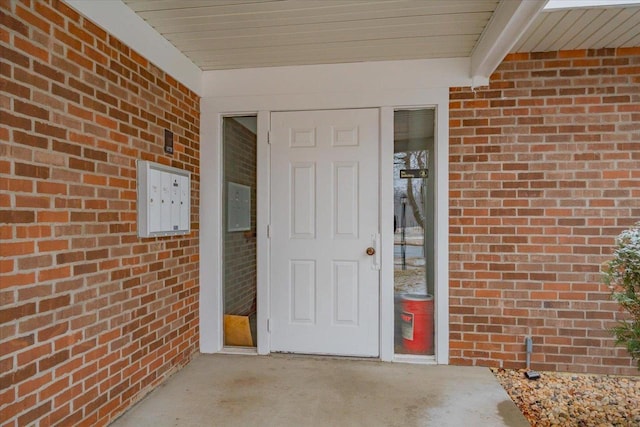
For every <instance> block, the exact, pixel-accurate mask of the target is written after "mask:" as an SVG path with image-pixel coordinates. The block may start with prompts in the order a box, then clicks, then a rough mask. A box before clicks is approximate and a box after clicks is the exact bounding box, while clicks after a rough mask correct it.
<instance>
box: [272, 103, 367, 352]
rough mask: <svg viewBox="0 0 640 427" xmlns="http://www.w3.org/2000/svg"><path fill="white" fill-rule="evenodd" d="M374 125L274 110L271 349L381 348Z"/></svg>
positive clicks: (359, 116)
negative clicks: (372, 252)
mask: <svg viewBox="0 0 640 427" xmlns="http://www.w3.org/2000/svg"><path fill="white" fill-rule="evenodd" d="M378 122H379V113H378V110H376V109H362V110H332V111H297V112H281V113H273V114H272V115H271V134H270V141H271V196H272V198H271V218H272V219H271V230H270V235H271V240H270V243H271V281H270V282H271V296H270V297H271V301H270V302H271V316H270V330H271V351H277V352H295V353H315V354H334V355H345V356H369V357H375V356H378V354H379V333H378V330H379V320H378V319H379V317H378V313H379V288H380V278H379V265H380V260H379V253H380V247H379V246H380V245H379V243H378V242H379V237H378V236H379V235H378V233H379V225H378V224H379V221H378V210H379V202H378V182H379V179H378V161H379V160H378V157H379V125H378ZM368 248H373V249H374V250H375V251H377V252H376V253H374V254H372V255H369V254H367V249H368ZM369 252H371V249H370V250H369Z"/></svg>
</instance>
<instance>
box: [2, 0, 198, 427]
mask: <svg viewBox="0 0 640 427" xmlns="http://www.w3.org/2000/svg"><path fill="white" fill-rule="evenodd" d="M0 13H2V15H3V16H2V27H1V28H0V107H1V108H2V120H1V122H0V139H1V140H2V145H1V146H0V152H1V157H0V190H1V192H0V238H1V239H2V244H1V245H0V273H1V274H2V276H1V283H0V301H1V308H0V335H1V337H2V346H1V351H0V384H1V387H0V390H1V391H0V413H2V417H1V418H2V422H0V424H1V425H2V426H24V425H38V424H39V425H106V424H107V423H109V422H110V421H111V420H112V419H113V418H114V417H115V416H117V415H118V414H120V413H122V412H123V411H124V410H125V409H126V408H127V407H129V406H130V405H131V404H132V403H133V402H135V401H136V400H138V399H140V398H141V397H142V396H143V395H144V394H145V393H147V392H148V391H149V390H151V389H152V388H153V387H154V386H156V385H158V384H159V383H160V382H162V381H163V380H164V379H165V378H166V377H167V376H168V375H169V374H171V373H172V372H174V371H175V370H176V369H177V368H179V367H180V366H182V365H184V364H186V363H187V362H188V361H189V360H190V359H191V357H192V355H193V354H194V353H195V352H196V351H197V348H198V285H199V284H198V262H199V261H198V256H199V252H198V221H197V212H198V205H199V202H198V200H199V132H200V131H199V109H200V105H199V103H200V101H199V98H198V96H196V94H194V93H193V92H191V91H190V90H188V89H187V88H185V87H184V86H183V85H181V84H180V83H178V82H177V81H176V80H175V79H173V78H171V77H170V76H168V75H166V74H165V73H164V72H162V71H161V70H159V69H158V68H157V67H155V66H154V65H152V64H150V63H149V62H148V61H147V60H146V59H145V58H143V57H141V56H140V55H138V54H137V53H136V52H133V51H132V50H130V49H129V48H128V47H127V46H125V45H124V44H122V43H121V42H120V41H118V40H117V39H115V38H114V37H112V36H111V35H109V34H107V33H105V32H104V31H103V30H102V29H100V28H98V27H97V26H95V25H94V24H93V23H91V22H90V21H89V20H87V19H84V18H82V17H81V16H79V15H78V14H77V13H76V12H75V11H73V10H72V9H70V8H69V7H68V6H66V5H65V4H64V3H62V2H59V1H53V0H51V1H24V2H20V1H2V2H0ZM165 128H169V129H171V130H172V131H173V132H174V133H175V151H176V153H175V154H174V155H173V156H166V155H165V154H164V153H163V144H162V138H163V130H164V129H165ZM136 159H146V160H152V161H156V162H160V163H165V164H170V165H172V166H175V167H178V168H182V169H187V170H189V171H191V172H192V173H193V175H192V189H191V190H192V205H191V212H192V213H193V220H192V230H193V231H192V233H191V235H189V236H184V237H170V238H158V239H140V238H138V237H137V235H136V176H135V175H136Z"/></svg>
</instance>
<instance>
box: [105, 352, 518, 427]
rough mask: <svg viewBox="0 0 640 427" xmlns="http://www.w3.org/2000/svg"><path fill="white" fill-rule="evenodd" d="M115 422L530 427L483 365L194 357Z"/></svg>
mask: <svg viewBox="0 0 640 427" xmlns="http://www.w3.org/2000/svg"><path fill="white" fill-rule="evenodd" d="M112 426H114V427H125V426H126V427H146V426H148V427H165V426H166V427H168V426H181V427H182V426H185V427H187V426H188V427H200V426H207V427H208V426H279V427H280V426H323V427H326V426H349V427H351V426H367V427H370V426H398V427H408V426H438V427H441V426H456V427H458V426H463V427H464V426H491V427H497V426H523V427H524V426H529V423H528V422H527V421H526V419H525V418H524V417H523V416H522V414H521V413H520V412H519V411H518V408H517V407H516V406H515V404H514V403H513V402H512V401H511V400H510V399H509V397H508V396H507V394H506V392H505V391H504V390H503V389H502V387H501V386H500V384H498V382H497V380H496V379H495V378H494V376H493V374H492V373H491V371H490V370H489V369H488V368H478V367H473V368H472V367H460V366H429V365H408V364H399V363H383V362H377V361H366V360H347V359H335V358H316V357H310V356H289V355H276V356H242V355H222V354H219V355H200V356H198V357H196V358H195V359H194V360H193V361H192V362H191V363H190V364H189V365H188V366H186V367H185V368H184V369H182V370H181V371H179V372H178V373H177V374H175V375H174V376H173V377H171V378H170V379H169V380H168V381H167V382H166V383H165V384H164V385H162V386H160V387H159V388H158V389H156V390H155V391H153V392H152V393H151V394H150V395H149V396H147V397H146V398H145V399H144V400H143V401H142V402H140V403H139V404H138V405H136V406H135V407H134V408H132V409H131V410H129V411H128V412H127V413H125V414H124V415H123V416H122V417H120V418H119V419H117V420H116V421H115V422H114V423H113V424H112Z"/></svg>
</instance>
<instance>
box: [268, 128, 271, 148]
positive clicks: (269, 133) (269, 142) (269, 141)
mask: <svg viewBox="0 0 640 427" xmlns="http://www.w3.org/2000/svg"><path fill="white" fill-rule="evenodd" d="M267 144H269V145H271V131H267Z"/></svg>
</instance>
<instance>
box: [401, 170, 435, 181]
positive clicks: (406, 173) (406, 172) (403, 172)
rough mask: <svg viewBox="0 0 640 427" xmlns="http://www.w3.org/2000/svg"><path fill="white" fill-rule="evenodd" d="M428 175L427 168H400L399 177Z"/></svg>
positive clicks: (424, 176) (423, 176)
mask: <svg viewBox="0 0 640 427" xmlns="http://www.w3.org/2000/svg"><path fill="white" fill-rule="evenodd" d="M428 177H429V169H401V170H400V178H402V179H409V178H428Z"/></svg>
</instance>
